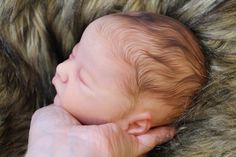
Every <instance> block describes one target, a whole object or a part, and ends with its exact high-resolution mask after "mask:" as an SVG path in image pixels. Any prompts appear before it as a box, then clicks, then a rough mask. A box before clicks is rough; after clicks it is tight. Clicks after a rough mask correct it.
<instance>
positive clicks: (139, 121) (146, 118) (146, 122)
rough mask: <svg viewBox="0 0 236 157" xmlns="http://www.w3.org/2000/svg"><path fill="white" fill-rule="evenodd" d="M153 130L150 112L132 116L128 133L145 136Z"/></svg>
mask: <svg viewBox="0 0 236 157" xmlns="http://www.w3.org/2000/svg"><path fill="white" fill-rule="evenodd" d="M150 128H151V115H150V113H148V112H143V113H138V114H135V115H132V117H130V120H129V124H128V129H127V132H128V133H129V134H133V135H142V134H145V133H146V132H147V131H148V130H149V129H150Z"/></svg>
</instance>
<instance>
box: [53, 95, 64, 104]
mask: <svg viewBox="0 0 236 157" xmlns="http://www.w3.org/2000/svg"><path fill="white" fill-rule="evenodd" d="M53 104H55V105H58V106H62V105H61V101H60V98H59V96H58V95H56V96H55V97H54V101H53Z"/></svg>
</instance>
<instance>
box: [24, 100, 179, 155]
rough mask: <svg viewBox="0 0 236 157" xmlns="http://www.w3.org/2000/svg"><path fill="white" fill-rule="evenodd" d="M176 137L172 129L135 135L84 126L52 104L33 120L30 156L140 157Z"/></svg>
mask: <svg viewBox="0 0 236 157" xmlns="http://www.w3.org/2000/svg"><path fill="white" fill-rule="evenodd" d="M166 134H168V136H166ZM174 134H175V131H174V129H173V128H170V127H159V128H156V129H152V130H150V131H149V132H147V133H146V134H144V135H140V136H134V135H129V134H128V133H126V132H125V131H123V130H121V129H120V128H119V127H118V126H117V125H116V124H113V123H108V124H104V125H81V124H80V123H79V122H78V121H77V120H76V119H75V118H74V117H73V116H71V115H70V114H69V113H68V112H66V111H65V110H64V109H63V108H62V107H60V106H56V105H49V106H47V107H44V108H41V109H39V110H37V111H36V112H35V113H34V115H33V117H32V120H31V126H30V133H29V142H28V150H27V154H26V157H93V156H103V157H137V156H140V155H142V154H144V153H146V152H148V151H149V150H151V149H152V148H153V147H154V146H155V145H158V144H161V143H163V142H166V141H168V140H170V139H172V138H173V136H174Z"/></svg>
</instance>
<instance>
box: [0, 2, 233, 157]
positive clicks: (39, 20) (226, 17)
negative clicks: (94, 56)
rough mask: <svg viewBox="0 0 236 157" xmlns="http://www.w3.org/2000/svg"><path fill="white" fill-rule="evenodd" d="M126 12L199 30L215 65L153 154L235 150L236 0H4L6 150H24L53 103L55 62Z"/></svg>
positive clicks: (5, 155) (0, 35)
mask: <svg viewBox="0 0 236 157" xmlns="http://www.w3.org/2000/svg"><path fill="white" fill-rule="evenodd" d="M126 11H150V12H154V13H156V14H164V15H168V16H171V17H173V18H175V19H177V20H179V21H181V22H182V23H184V24H185V25H186V26H187V27H189V28H190V29H191V30H192V31H193V32H194V33H195V35H196V36H197V37H198V39H199V42H200V44H201V46H202V48H203V50H204V52H205V56H206V57H207V60H208V65H209V67H208V75H209V81H208V83H207V85H206V86H205V87H204V88H203V89H202V91H201V92H200V94H199V95H198V96H197V97H195V98H194V104H195V105H193V107H192V108H191V109H190V110H189V111H188V112H186V113H185V114H183V116H182V118H181V119H180V120H179V121H178V123H177V124H178V125H179V131H178V135H177V136H176V138H175V139H174V140H172V141H171V142H169V143H166V144H164V145H162V146H159V147H156V148H155V149H154V150H153V151H152V152H150V154H149V156H170V157H190V156H193V157H196V156H197V157H212V156H213V157H226V156H227V157H234V156H235V154H236V90H235V89H236V0H198V1H196V0H165V1H162V0H70V1H67V0H44V1H40V0H24V1H20V0H1V1H0V28H1V29H0V156H1V157H21V156H24V153H25V151H26V148H27V138H28V131H29V124H30V119H31V115H32V113H33V112H34V111H35V110H36V109H38V108H40V107H42V106H44V105H46V104H49V103H51V102H52V99H53V97H54V95H55V90H54V88H53V86H52V84H51V79H52V76H53V74H54V72H55V67H56V65H57V64H58V63H60V62H61V61H63V60H64V59H65V58H67V57H68V54H69V52H70V51H71V49H72V47H73V45H74V44H75V43H76V42H78V41H79V39H80V37H81V34H82V32H83V30H84V29H85V27H86V26H87V25H88V24H89V23H90V22H91V21H93V20H94V19H96V18H98V17H100V16H103V15H106V14H109V13H114V12H126Z"/></svg>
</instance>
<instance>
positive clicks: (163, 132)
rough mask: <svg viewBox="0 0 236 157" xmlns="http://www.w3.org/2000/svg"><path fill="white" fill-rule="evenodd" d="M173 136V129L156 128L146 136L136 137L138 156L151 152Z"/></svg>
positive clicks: (166, 127)
mask: <svg viewBox="0 0 236 157" xmlns="http://www.w3.org/2000/svg"><path fill="white" fill-rule="evenodd" d="M174 136H175V128H173V127H168V126H165V127H158V128H154V129H151V130H150V131H148V132H147V133H146V134H143V135H139V136H137V137H136V138H137V140H138V145H139V146H138V151H137V152H138V154H139V155H140V154H144V153H147V152H148V151H150V150H152V149H153V148H154V147H155V146H156V145H160V144H162V143H165V142H167V141H169V140H171V139H172V138H173V137H174Z"/></svg>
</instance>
